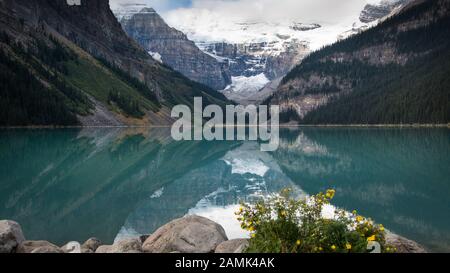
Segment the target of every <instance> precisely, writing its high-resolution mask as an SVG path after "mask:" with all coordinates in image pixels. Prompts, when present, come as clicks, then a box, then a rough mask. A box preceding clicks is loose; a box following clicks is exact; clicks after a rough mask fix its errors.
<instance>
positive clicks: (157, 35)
mask: <svg viewBox="0 0 450 273" xmlns="http://www.w3.org/2000/svg"><path fill="white" fill-rule="evenodd" d="M121 23H122V25H123V28H124V30H125V32H127V33H128V35H129V36H130V37H132V38H133V39H134V40H136V41H137V42H138V43H139V44H140V45H141V46H142V47H143V48H145V49H146V50H147V51H148V52H149V53H150V55H152V56H153V57H154V59H156V60H158V61H160V62H162V63H164V64H166V65H169V66H170V67H172V68H173V69H175V70H176V71H178V72H180V73H182V74H183V75H184V76H186V77H188V78H189V79H191V80H193V81H197V82H200V83H203V84H205V85H207V86H209V87H211V88H213V89H216V90H222V89H225V87H226V86H227V85H228V84H230V83H231V75H230V73H229V71H228V62H223V61H219V60H217V59H216V58H214V57H212V56H210V55H208V54H206V53H204V52H203V51H201V50H200V49H199V48H198V47H197V46H196V45H195V43H194V42H193V41H190V40H189V39H188V38H187V36H186V35H185V34H184V33H182V32H181V31H178V30H176V29H174V28H171V27H170V26H168V25H167V24H166V23H165V22H164V20H163V19H162V18H161V16H159V14H158V13H156V11H155V10H154V9H152V8H144V9H142V10H141V11H140V12H138V13H136V14H134V15H132V16H131V17H130V18H126V17H125V18H123V19H122V21H121Z"/></svg>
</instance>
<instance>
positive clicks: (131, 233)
mask: <svg viewBox="0 0 450 273" xmlns="http://www.w3.org/2000/svg"><path fill="white" fill-rule="evenodd" d="M141 235H142V234H140V233H139V232H137V231H136V230H134V228H132V227H125V226H123V227H122V228H121V229H120V231H119V233H118V234H117V236H116V238H115V239H114V243H117V242H120V241H122V240H125V239H131V238H136V237H139V236H141Z"/></svg>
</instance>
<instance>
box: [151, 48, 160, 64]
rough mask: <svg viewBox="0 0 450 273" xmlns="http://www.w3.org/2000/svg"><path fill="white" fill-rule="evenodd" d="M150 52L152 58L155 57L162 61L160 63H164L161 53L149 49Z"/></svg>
mask: <svg viewBox="0 0 450 273" xmlns="http://www.w3.org/2000/svg"><path fill="white" fill-rule="evenodd" d="M148 54H150V56H152V58H153V59H154V60H155V61H157V62H160V63H163V60H162V56H161V54H159V53H158V52H152V51H149V52H148Z"/></svg>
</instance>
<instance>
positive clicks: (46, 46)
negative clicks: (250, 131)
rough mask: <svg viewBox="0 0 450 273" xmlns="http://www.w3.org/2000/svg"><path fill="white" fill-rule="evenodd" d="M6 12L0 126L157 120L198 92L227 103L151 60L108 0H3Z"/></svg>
mask: <svg viewBox="0 0 450 273" xmlns="http://www.w3.org/2000/svg"><path fill="white" fill-rule="evenodd" d="M0 15H1V17H0V68H1V69H0V126H30V125H38V126H47V125H64V126H66V125H89V126H91V125H94V126H102V125H152V124H151V123H152V122H154V123H155V122H165V123H170V122H171V121H170V116H169V115H170V112H169V111H168V109H170V107H171V106H173V105H176V104H187V105H193V98H194V97H203V99H204V103H205V104H209V103H214V104H219V105H225V104H226V103H227V99H226V98H225V97H224V96H223V95H222V94H220V93H218V92H217V91H215V90H213V89H211V88H209V87H206V86H204V85H202V84H199V83H196V82H193V81H191V80H189V79H187V78H186V77H184V76H183V75H181V74H180V73H178V72H176V71H174V70H173V69H171V68H170V67H168V66H165V65H162V64H160V63H158V62H157V61H155V60H153V59H152V58H151V56H150V55H149V54H148V53H147V52H146V51H145V50H144V49H143V48H141V47H140V46H139V45H138V44H137V43H136V42H134V41H133V40H132V39H131V38H129V37H128V36H127V35H126V34H125V32H124V31H123V30H122V28H121V26H120V24H119V23H118V22H117V19H116V18H115V17H114V15H113V14H112V12H111V10H110V8H109V3H108V0H90V1H82V4H81V5H80V6H70V5H68V4H67V1H66V0H39V1H38V0H0ZM98 115H100V116H99V117H97V116H98ZM86 117H93V118H90V119H89V124H84V122H85V120H86ZM156 125H161V124H156Z"/></svg>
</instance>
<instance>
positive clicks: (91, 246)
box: [81, 238, 102, 253]
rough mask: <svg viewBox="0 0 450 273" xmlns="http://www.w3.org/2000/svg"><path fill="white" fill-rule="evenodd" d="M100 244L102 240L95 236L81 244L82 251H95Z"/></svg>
mask: <svg viewBox="0 0 450 273" xmlns="http://www.w3.org/2000/svg"><path fill="white" fill-rule="evenodd" d="M101 245H102V242H101V241H100V240H99V239H97V238H90V239H89V240H87V241H86V242H84V243H83V244H82V245H81V252H82V253H95V251H96V250H97V248H98V247H99V246H101Z"/></svg>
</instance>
